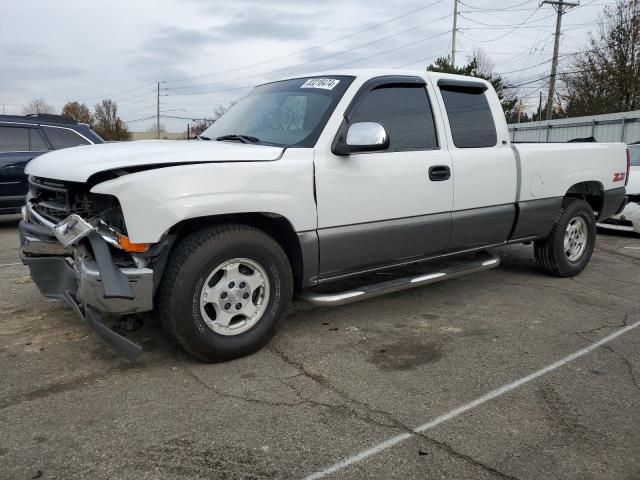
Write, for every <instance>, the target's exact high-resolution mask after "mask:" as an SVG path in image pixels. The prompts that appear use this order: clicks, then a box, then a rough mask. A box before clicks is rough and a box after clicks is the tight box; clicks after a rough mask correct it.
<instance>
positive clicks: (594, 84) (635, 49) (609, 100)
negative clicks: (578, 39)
mask: <svg viewBox="0 0 640 480" xmlns="http://www.w3.org/2000/svg"><path fill="white" fill-rule="evenodd" d="M601 18H602V23H601V25H600V32H599V34H598V35H597V36H594V35H593V34H590V39H589V49H588V50H587V51H586V52H584V53H583V54H581V55H578V56H577V57H576V59H575V61H574V62H573V64H572V65H571V67H569V72H568V73H565V74H564V75H563V76H562V77H561V78H562V81H563V83H564V86H565V90H566V92H565V94H564V100H565V103H566V109H565V110H566V113H567V115H568V116H570V117H575V116H582V115H595V114H601V113H613V112H627V111H630V110H637V109H638V108H640V3H637V2H636V1H634V0H618V1H617V4H616V5H615V7H605V8H604V11H603V14H602V16H601Z"/></svg>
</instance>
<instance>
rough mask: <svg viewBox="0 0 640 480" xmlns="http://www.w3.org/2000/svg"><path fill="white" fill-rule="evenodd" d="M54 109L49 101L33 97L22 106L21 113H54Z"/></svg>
mask: <svg viewBox="0 0 640 480" xmlns="http://www.w3.org/2000/svg"><path fill="white" fill-rule="evenodd" d="M54 111H55V110H54V109H53V107H52V106H51V104H50V103H48V102H47V101H46V100H45V99H44V98H34V99H33V100H31V101H30V102H29V103H27V104H26V105H25V106H24V107H22V113H23V114H25V115H32V114H38V113H54Z"/></svg>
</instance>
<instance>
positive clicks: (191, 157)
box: [25, 140, 284, 182]
mask: <svg viewBox="0 0 640 480" xmlns="http://www.w3.org/2000/svg"><path fill="white" fill-rule="evenodd" d="M283 151H284V149H283V148H281V147H270V146H266V145H250V144H244V143H236V142H216V141H206V140H194V141H177V140H140V141H136V142H122V143H103V144H101V145H86V146H81V147H73V148H66V149H63V150H56V151H53V152H49V153H45V154H44V155H41V156H39V157H37V158H35V159H33V160H32V161H31V162H29V165H27V168H26V170H25V171H26V173H27V174H29V175H35V176H37V177H43V178H51V179H55V180H65V181H70V182H86V181H87V179H88V178H89V177H91V175H94V174H96V173H99V172H104V171H107V170H114V169H118V168H126V167H140V166H153V165H158V166H162V165H163V164H176V163H177V164H180V163H208V162H269V161H273V160H278V159H279V158H280V157H281V156H282V152H283Z"/></svg>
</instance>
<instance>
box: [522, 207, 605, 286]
mask: <svg viewBox="0 0 640 480" xmlns="http://www.w3.org/2000/svg"><path fill="white" fill-rule="evenodd" d="M595 243H596V220H595V218H594V215H593V210H592V209H591V206H590V205H589V204H588V203H587V202H586V201H584V200H580V199H575V200H572V201H570V203H567V204H565V205H564V206H563V207H562V209H561V210H560V212H559V213H558V216H557V218H556V222H555V224H554V226H553V229H552V230H551V234H550V235H549V236H548V237H547V238H546V239H545V240H540V241H537V242H535V247H534V249H535V255H536V260H537V261H538V263H539V264H540V266H541V267H542V268H543V269H544V270H545V271H546V272H547V273H549V274H551V275H554V276H556V277H573V276H575V275H578V274H579V273H580V272H582V270H584V269H585V267H586V266H587V264H588V263H589V260H590V259H591V255H592V254H593V249H594V247H595Z"/></svg>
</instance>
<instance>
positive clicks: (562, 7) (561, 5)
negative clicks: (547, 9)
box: [540, 0, 580, 120]
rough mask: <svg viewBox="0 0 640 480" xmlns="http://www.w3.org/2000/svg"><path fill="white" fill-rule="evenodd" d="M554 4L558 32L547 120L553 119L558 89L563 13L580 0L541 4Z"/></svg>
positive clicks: (550, 1) (578, 3) (554, 45)
mask: <svg viewBox="0 0 640 480" xmlns="http://www.w3.org/2000/svg"><path fill="white" fill-rule="evenodd" d="M545 4H549V5H553V8H555V9H556V12H557V16H556V34H555V40H554V44H553V60H552V62H551V76H550V77H549V96H548V97H547V120H551V113H552V112H553V97H554V96H555V90H556V73H557V71H558V50H560V31H561V30H562V15H563V14H564V13H565V12H566V11H567V10H569V9H570V8H572V7H577V6H578V5H580V2H565V1H564V0H543V1H542V3H541V4H540V5H545Z"/></svg>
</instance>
